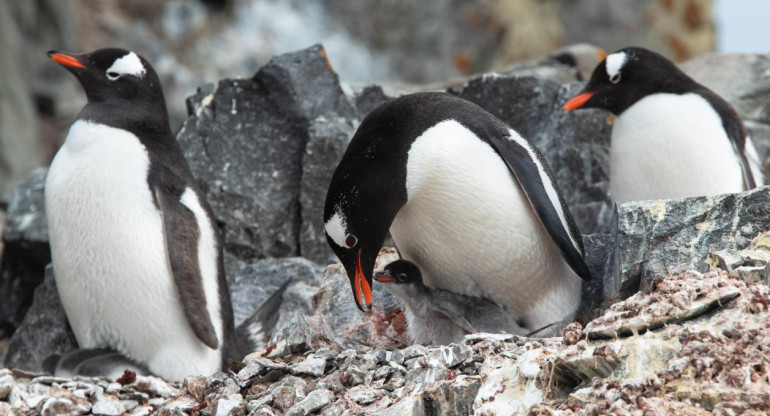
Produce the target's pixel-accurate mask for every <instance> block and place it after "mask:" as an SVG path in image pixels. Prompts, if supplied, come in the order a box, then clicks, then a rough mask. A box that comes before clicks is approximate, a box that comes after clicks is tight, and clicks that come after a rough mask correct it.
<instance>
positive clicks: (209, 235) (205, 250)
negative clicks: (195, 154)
mask: <svg viewBox="0 0 770 416" xmlns="http://www.w3.org/2000/svg"><path fill="white" fill-rule="evenodd" d="M179 202H180V203H181V204H182V205H184V206H185V207H187V209H189V210H190V211H191V212H192V213H193V215H195V221H196V222H197V223H198V230H199V231H200V240H199V241H198V267H200V273H201V279H202V281H203V292H204V293H205V295H206V306H207V308H208V311H209V316H210V317H211V323H212V324H213V325H214V330H215V331H216V334H217V338H218V339H219V342H222V319H221V318H220V316H219V312H220V311H219V309H220V307H219V288H218V282H219V279H218V276H217V274H218V267H217V259H218V255H219V253H218V250H217V240H216V238H215V237H214V229H213V226H212V224H211V222H210V221H209V219H208V216H207V215H206V211H204V210H203V207H202V206H201V204H200V201H198V196H197V195H196V194H195V191H193V190H191V189H190V188H187V189H185V191H184V193H182V197H181V198H180V199H179Z"/></svg>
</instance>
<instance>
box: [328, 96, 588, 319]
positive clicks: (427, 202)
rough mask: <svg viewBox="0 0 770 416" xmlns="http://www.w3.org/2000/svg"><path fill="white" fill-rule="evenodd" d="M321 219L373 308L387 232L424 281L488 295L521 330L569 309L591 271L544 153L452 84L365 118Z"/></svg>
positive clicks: (356, 288) (358, 292)
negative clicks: (374, 273) (450, 91)
mask: <svg viewBox="0 0 770 416" xmlns="http://www.w3.org/2000/svg"><path fill="white" fill-rule="evenodd" d="M324 222H325V231H326V237H327V241H328V242H329V244H330V246H331V247H332V249H333V250H334V252H335V253H336V254H337V256H338V257H339V259H340V260H341V262H342V264H343V265H344V267H345V269H346V271H347V274H348V277H349V279H350V282H351V286H352V288H353V292H354V297H355V299H356V302H357V304H358V305H359V307H362V306H364V305H365V306H366V307H367V308H370V307H371V302H372V292H371V279H372V271H373V268H374V261H375V257H376V255H377V253H378V252H379V250H380V247H381V246H382V243H383V241H384V239H385V237H386V235H387V233H388V230H390V233H391V236H392V237H393V241H394V243H395V245H396V247H397V249H398V250H399V254H400V255H401V257H402V258H404V259H407V260H410V261H412V262H413V263H415V264H416V265H417V266H418V267H419V268H420V270H421V272H422V275H423V280H424V283H425V285H426V286H428V287H431V288H435V289H444V290H448V291H451V292H454V293H458V294H462V295H467V296H473V297H479V298H487V299H490V300H492V301H494V302H496V303H497V304H499V305H500V306H501V307H503V308H505V310H507V311H508V312H509V313H510V314H511V316H513V317H514V319H516V320H517V321H518V322H520V323H522V324H523V325H522V326H523V327H524V329H532V328H539V327H542V326H544V325H547V324H549V323H552V322H555V321H559V320H562V319H571V317H572V316H573V315H574V312H575V309H576V307H577V305H578V303H579V301H580V286H581V281H580V279H579V278H578V276H580V277H582V278H584V279H588V278H589V276H590V273H589V271H588V268H587V267H586V265H585V261H584V259H583V245H582V239H581V237H580V233H579V232H578V230H577V227H576V226H575V223H574V221H573V219H572V216H571V215H570V213H569V210H568V209H567V207H566V205H565V204H564V200H563V198H561V196H560V194H559V191H558V188H557V186H556V183H555V182H554V180H553V177H552V175H551V173H550V169H549V168H548V165H547V164H546V162H545V160H544V159H543V157H542V155H540V153H539V152H538V151H537V150H536V149H535V148H534V146H532V144H530V143H529V142H528V141H527V140H526V139H524V138H523V137H521V136H520V135H519V134H518V133H516V132H515V131H513V130H512V129H511V128H510V127H508V126H506V125H505V124H504V123H503V122H502V121H500V120H499V119H497V118H495V117H494V116H493V115H491V114H489V113H487V112H486V111H484V110H483V109H482V108H481V107H479V106H477V105H475V104H473V103H470V102H468V101H465V100H463V99H461V98H458V97H455V96H453V95H450V94H446V93H433V92H429V93H418V94H411V95H405V96H402V97H399V98H396V99H393V100H391V101H388V102H386V103H384V104H382V105H380V106H379V107H377V108H376V109H374V110H373V111H372V112H371V113H369V115H367V116H366V118H365V119H364V120H363V122H362V123H361V125H360V126H359V128H358V130H357V131H356V133H355V135H354V136H353V139H352V140H351V142H350V144H349V146H348V148H347V150H346V152H345V154H344V155H343V157H342V160H341V161H340V163H339V165H338V166H337V169H336V170H335V172H334V175H333V176H332V180H331V184H330V186H329V191H328V194H327V197H326V205H325V208H324ZM576 275H577V276H576Z"/></svg>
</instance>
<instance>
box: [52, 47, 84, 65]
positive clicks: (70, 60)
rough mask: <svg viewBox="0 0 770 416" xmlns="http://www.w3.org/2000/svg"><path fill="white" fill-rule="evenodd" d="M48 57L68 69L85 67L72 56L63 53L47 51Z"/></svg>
mask: <svg viewBox="0 0 770 416" xmlns="http://www.w3.org/2000/svg"><path fill="white" fill-rule="evenodd" d="M47 55H48V57H49V58H51V59H53V61H54V62H56V63H57V64H59V65H61V66H64V67H70V68H85V67H86V66H85V65H84V64H83V63H82V62H80V60H78V59H77V58H75V57H74V56H72V55H68V54H66V53H64V52H57V51H48V54H47Z"/></svg>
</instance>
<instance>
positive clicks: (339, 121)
mask: <svg viewBox="0 0 770 416" xmlns="http://www.w3.org/2000/svg"><path fill="white" fill-rule="evenodd" d="M357 126H358V121H357V120H351V119H347V118H344V117H323V116H322V117H318V118H315V119H313V120H311V122H310V127H309V135H310V139H309V140H308V143H307V147H306V148H305V155H304V157H303V158H302V187H301V188H300V195H299V203H300V205H301V206H302V224H301V225H300V235H299V239H300V240H299V243H300V252H301V254H302V256H303V257H306V258H308V259H311V260H313V261H316V262H318V263H320V264H329V263H334V262H336V261H337V260H336V257H335V256H334V252H332V250H331V248H329V244H328V243H327V242H326V233H325V231H324V227H323V226H324V222H323V212H324V204H325V202H326V192H327V190H328V189H329V183H330V182H331V179H332V175H333V174H334V170H335V169H336V168H337V163H339V161H340V159H342V154H343V153H345V149H347V147H348V143H350V139H351V138H352V137H353V133H355V130H356V127H357Z"/></svg>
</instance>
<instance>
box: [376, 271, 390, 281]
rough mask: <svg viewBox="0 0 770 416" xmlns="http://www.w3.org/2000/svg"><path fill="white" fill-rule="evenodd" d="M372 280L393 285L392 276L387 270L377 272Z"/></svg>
mask: <svg viewBox="0 0 770 416" xmlns="http://www.w3.org/2000/svg"><path fill="white" fill-rule="evenodd" d="M374 280H376V281H378V282H380V283H393V282H394V279H393V276H391V275H390V274H389V272H388V271H387V270H383V271H381V272H377V273H375V274H374Z"/></svg>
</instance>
